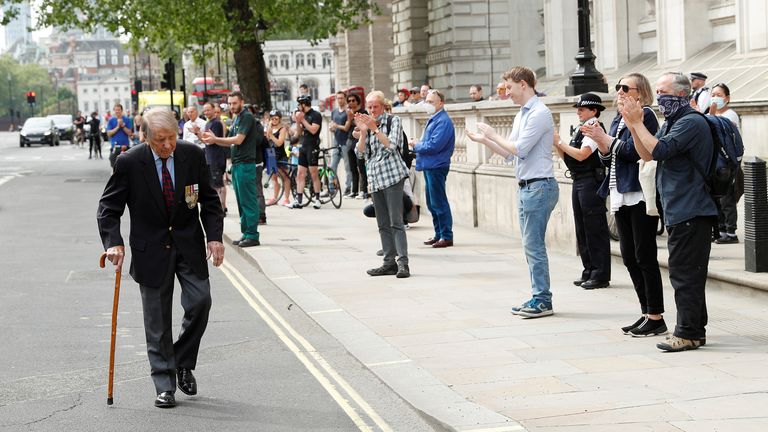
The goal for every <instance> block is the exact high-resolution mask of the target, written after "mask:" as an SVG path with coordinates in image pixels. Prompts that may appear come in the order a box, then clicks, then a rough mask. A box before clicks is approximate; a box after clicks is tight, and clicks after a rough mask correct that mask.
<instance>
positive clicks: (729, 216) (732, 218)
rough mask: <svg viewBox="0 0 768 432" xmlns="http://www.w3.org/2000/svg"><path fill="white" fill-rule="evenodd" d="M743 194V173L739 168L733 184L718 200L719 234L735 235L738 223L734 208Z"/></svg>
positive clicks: (737, 214) (737, 215)
mask: <svg viewBox="0 0 768 432" xmlns="http://www.w3.org/2000/svg"><path fill="white" fill-rule="evenodd" d="M743 194H744V171H742V169H741V167H739V170H738V171H737V172H736V178H735V179H734V182H733V184H731V187H729V188H728V192H727V193H726V194H725V196H724V197H722V198H720V206H719V207H718V215H717V225H718V228H719V230H720V232H721V233H728V234H736V225H737V223H738V221H739V213H738V210H737V209H736V206H737V204H738V203H739V200H740V199H741V196H742V195H743Z"/></svg>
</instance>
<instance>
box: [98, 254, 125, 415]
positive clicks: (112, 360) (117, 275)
mask: <svg viewBox="0 0 768 432" xmlns="http://www.w3.org/2000/svg"><path fill="white" fill-rule="evenodd" d="M106 259H107V253H106V252H104V253H102V254H101V258H99V267H101V268H104V261H105V260H106ZM119 300H120V269H119V268H118V269H117V271H115V299H114V301H113V302H112V339H111V340H110V341H109V385H108V386H107V405H112V386H113V383H114V381H115V338H116V337H117V334H116V333H117V304H118V303H119Z"/></svg>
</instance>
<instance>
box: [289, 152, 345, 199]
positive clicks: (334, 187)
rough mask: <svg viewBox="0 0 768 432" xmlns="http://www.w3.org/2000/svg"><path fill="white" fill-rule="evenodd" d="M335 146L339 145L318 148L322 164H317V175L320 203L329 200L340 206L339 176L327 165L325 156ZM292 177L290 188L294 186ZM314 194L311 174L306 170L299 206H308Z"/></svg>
mask: <svg viewBox="0 0 768 432" xmlns="http://www.w3.org/2000/svg"><path fill="white" fill-rule="evenodd" d="M337 148H339V147H338V146H334V147H328V148H324V149H320V150H319V152H320V159H319V160H318V162H320V160H322V164H321V165H318V170H317V176H318V177H319V178H320V203H321V204H327V203H329V202H330V203H331V204H333V206H334V207H336V208H341V199H342V195H343V194H342V193H341V186H340V183H339V177H338V176H337V175H336V172H335V171H334V170H333V168H331V167H330V166H329V163H328V158H327V154H328V152H330V151H331V150H334V149H337ZM294 179H295V175H294ZM294 179H292V180H291V189H295V188H296V184H295V182H294ZM314 194H315V191H314V186H313V184H312V176H311V175H310V174H309V171H307V178H306V181H305V182H304V197H305V198H306V199H305V200H303V202H302V203H301V206H302V207H306V206H308V205H309V203H310V201H311V199H312V197H313V196H314ZM295 197H296V193H295V192H294V199H295Z"/></svg>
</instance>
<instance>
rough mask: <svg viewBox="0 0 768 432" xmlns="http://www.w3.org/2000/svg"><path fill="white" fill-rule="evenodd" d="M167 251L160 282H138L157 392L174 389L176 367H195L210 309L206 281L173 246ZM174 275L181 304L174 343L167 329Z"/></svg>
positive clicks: (169, 320)
mask: <svg viewBox="0 0 768 432" xmlns="http://www.w3.org/2000/svg"><path fill="white" fill-rule="evenodd" d="M170 253H171V261H170V262H171V264H170V266H169V268H168V271H167V274H166V278H165V281H164V283H163V286H161V287H148V286H145V285H139V288H140V289H141V305H142V309H143V310H144V333H145V335H146V339H147V356H148V357H149V366H150V368H151V374H152V381H153V382H154V384H155V390H156V391H157V393H158V394H160V393H161V392H164V391H175V390H176V368H182V367H183V368H189V369H194V368H195V365H196V364H197V352H198V350H199V348H200V340H201V339H202V337H203V333H205V328H206V327H207V326H208V312H209V311H210V310H211V283H210V281H209V280H208V279H200V278H199V277H198V276H197V275H196V274H195V272H193V271H192V268H191V267H190V266H189V265H188V264H187V263H186V262H184V259H183V258H182V257H181V255H179V254H178V253H177V251H176V248H175V247H174V248H172V249H171V252H170ZM174 276H176V277H177V278H178V279H179V283H180V284H181V306H182V307H183V308H184V318H183V319H182V322H181V331H180V332H179V338H178V340H177V341H176V343H174V342H173V333H172V331H171V324H172V317H171V312H172V310H173V285H174V281H173V278H174Z"/></svg>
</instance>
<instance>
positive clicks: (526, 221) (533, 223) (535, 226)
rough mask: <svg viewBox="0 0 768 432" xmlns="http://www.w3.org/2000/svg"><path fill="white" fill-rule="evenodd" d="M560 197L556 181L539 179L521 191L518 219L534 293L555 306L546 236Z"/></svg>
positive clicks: (533, 294) (519, 193) (537, 297)
mask: <svg viewBox="0 0 768 432" xmlns="http://www.w3.org/2000/svg"><path fill="white" fill-rule="evenodd" d="M559 196H560V188H559V186H558V184H557V180H555V179H554V178H550V179H547V180H540V181H537V182H534V183H531V184H528V185H525V186H523V187H521V188H520V190H519V191H518V197H517V202H518V216H519V217H520V232H521V234H522V237H523V250H524V251H525V258H526V260H527V261H528V271H529V272H530V276H531V294H532V297H533V298H534V299H536V300H540V301H543V302H546V303H548V304H550V305H551V304H552V292H550V290H549V259H548V258H547V244H546V242H545V236H546V233H547V223H548V222H549V216H550V215H551V214H552V210H553V209H554V208H555V205H556V204H557V199H558V197H559Z"/></svg>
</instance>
